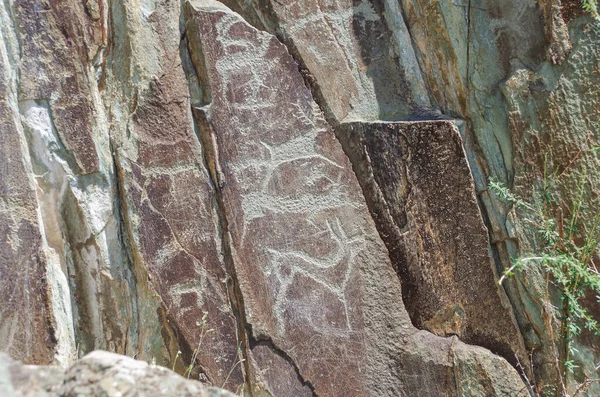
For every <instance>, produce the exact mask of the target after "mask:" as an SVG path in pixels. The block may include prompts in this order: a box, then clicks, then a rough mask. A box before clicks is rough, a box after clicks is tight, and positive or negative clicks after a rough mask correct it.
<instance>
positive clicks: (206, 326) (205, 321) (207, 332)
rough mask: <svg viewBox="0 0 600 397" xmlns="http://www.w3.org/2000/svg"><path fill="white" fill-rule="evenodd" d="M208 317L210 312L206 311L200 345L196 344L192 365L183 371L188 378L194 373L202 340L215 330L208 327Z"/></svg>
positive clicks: (201, 325) (203, 317)
mask: <svg viewBox="0 0 600 397" xmlns="http://www.w3.org/2000/svg"><path fill="white" fill-rule="evenodd" d="M207 319H208V312H204V314H203V315H202V322H201V324H200V327H201V328H200V329H201V331H200V339H198V346H196V349H194V353H193V354H192V360H191V361H190V365H188V367H187V369H186V370H185V372H184V373H183V376H186V375H187V378H188V379H189V378H190V376H191V374H192V370H193V369H194V364H195V362H196V359H197V358H198V354H200V348H201V347H202V342H203V341H204V337H205V336H206V335H208V334H209V333H211V332H214V329H212V328H211V329H208V324H207ZM196 324H197V323H196Z"/></svg>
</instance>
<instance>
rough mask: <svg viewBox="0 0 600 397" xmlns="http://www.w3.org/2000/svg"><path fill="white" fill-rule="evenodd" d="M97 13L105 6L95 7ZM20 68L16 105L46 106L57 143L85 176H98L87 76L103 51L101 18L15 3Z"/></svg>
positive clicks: (78, 9) (74, 6)
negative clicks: (18, 102) (37, 103)
mask: <svg viewBox="0 0 600 397" xmlns="http://www.w3.org/2000/svg"><path fill="white" fill-rule="evenodd" d="M99 4H100V7H102V6H103V4H104V1H103V0H101V1H100V3H99ZM13 7H14V8H13V12H14V18H15V23H16V24H17V25H18V26H19V30H18V33H19V43H20V45H21V48H20V50H21V64H20V70H19V76H20V81H19V83H20V84H19V99H20V100H34V101H39V100H45V101H48V103H49V108H50V111H51V112H52V114H53V117H54V123H55V124H56V129H57V131H58V134H59V136H60V137H61V140H62V141H63V142H64V143H65V145H66V147H67V148H68V150H69V151H70V153H71V154H72V156H73V157H74V159H75V161H76V164H77V167H78V168H79V169H80V170H81V171H82V172H83V173H84V174H87V173H90V172H94V171H98V169H99V166H100V165H99V163H98V161H99V159H98V154H97V153H96V149H95V143H94V139H93V136H94V133H93V129H94V127H95V120H94V118H95V116H94V112H95V111H98V109H94V107H95V103H94V100H93V95H92V92H91V90H92V89H91V87H90V81H89V80H90V79H93V78H94V77H93V75H90V74H88V73H89V72H90V71H91V70H93V67H90V66H92V65H93V63H94V62H101V61H102V59H101V58H102V54H101V53H100V52H99V50H100V49H101V47H102V46H104V45H106V43H105V40H106V26H104V25H103V22H104V19H103V18H93V17H91V16H90V15H89V13H87V12H86V9H85V5H84V4H83V3H82V2H80V3H71V2H60V1H42V2H31V1H28V0H21V1H15V4H14V5H13Z"/></svg>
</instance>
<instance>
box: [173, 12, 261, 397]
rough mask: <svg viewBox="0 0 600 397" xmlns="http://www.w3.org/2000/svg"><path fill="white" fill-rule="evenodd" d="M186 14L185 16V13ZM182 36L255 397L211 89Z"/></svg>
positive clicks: (232, 299) (197, 129)
mask: <svg viewBox="0 0 600 397" xmlns="http://www.w3.org/2000/svg"><path fill="white" fill-rule="evenodd" d="M182 15H183V13H182ZM180 29H181V35H182V36H181V37H182V45H181V46H180V49H181V52H180V57H181V58H182V64H183V65H185V67H184V69H185V73H186V78H187V79H188V86H189V88H190V96H191V104H192V108H191V112H192V119H193V120H192V121H193V126H194V131H195V133H196V135H197V139H198V141H199V144H200V146H201V148H202V155H203V158H202V159H201V161H202V163H203V165H204V168H205V169H206V170H208V176H209V178H210V180H209V182H210V183H211V184H212V186H213V188H214V197H213V199H214V201H215V202H214V203H213V207H214V210H215V211H216V214H217V218H218V225H217V227H218V233H219V234H220V240H221V246H222V248H221V249H222V252H221V254H222V256H223V262H224V263H223V264H224V267H225V271H226V273H227V278H226V288H227V296H228V299H229V304H230V307H231V311H232V313H233V316H234V317H235V320H236V326H237V329H236V335H237V340H238V351H239V352H240V353H241V356H242V357H239V360H241V363H242V367H243V373H244V379H245V382H246V386H247V387H246V388H247V391H248V393H249V395H250V397H252V395H253V385H254V384H255V383H256V377H255V374H254V370H253V368H252V366H251V365H250V360H249V349H250V347H249V342H248V337H247V335H246V329H247V322H246V310H245V306H244V298H243V295H242V292H241V289H240V286H239V282H238V278H237V273H236V269H235V264H234V262H233V256H232V254H231V243H230V235H229V223H228V219H227V216H226V212H225V203H224V199H223V194H222V191H221V186H222V178H221V176H220V166H219V162H218V147H217V143H216V139H215V137H214V132H213V130H212V126H211V125H210V122H209V121H208V118H207V114H206V112H207V110H208V109H209V107H210V102H211V96H210V87H209V85H208V81H207V79H206V78H204V77H205V75H204V71H203V70H198V69H197V67H196V65H194V62H192V59H193V58H192V54H191V52H190V48H189V43H188V39H187V36H186V35H187V29H186V25H185V21H182V24H181V27H180ZM195 60H196V63H198V62H199V61H200V64H201V65H203V64H202V63H201V62H202V61H203V54H198V57H196V58H195Z"/></svg>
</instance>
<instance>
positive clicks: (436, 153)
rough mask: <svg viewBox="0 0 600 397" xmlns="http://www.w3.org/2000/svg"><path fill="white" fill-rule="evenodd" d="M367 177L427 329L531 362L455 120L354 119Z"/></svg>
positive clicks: (347, 145) (349, 135)
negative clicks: (500, 279)
mask: <svg viewBox="0 0 600 397" xmlns="http://www.w3.org/2000/svg"><path fill="white" fill-rule="evenodd" d="M338 136H339V137H340V140H341V141H342V143H343V144H344V149H345V151H346V153H348V155H349V156H350V158H351V160H352V163H353V166H354V169H355V171H356V172H357V174H358V175H359V180H360V181H361V183H362V188H363V191H364V192H365V196H366V197H367V201H368V202H369V206H370V208H371V211H372V212H373V215H374V219H375V220H376V223H377V226H378V228H379V231H380V234H381V235H382V236H384V237H383V239H384V241H385V242H386V245H387V246H388V249H389V250H390V254H391V258H392V263H393V264H394V265H395V267H396V270H397V272H398V275H399V276H400V278H401V279H402V285H403V296H404V304H405V305H406V309H407V310H408V312H409V313H410V315H411V319H412V320H413V323H414V324H415V326H416V327H417V328H421V329H427V330H429V331H431V332H433V333H435V334H437V335H457V336H459V337H460V338H461V340H463V341H465V342H467V343H471V344H475V345H479V346H484V347H487V348H489V349H491V350H492V351H494V352H496V353H499V354H501V355H502V356H504V358H506V359H507V360H509V361H514V360H515V356H516V357H518V358H519V360H521V362H522V363H527V362H528V355H527V353H526V351H525V347H524V344H523V340H522V337H521V335H520V333H519V329H518V326H517V324H516V321H515V319H514V316H513V314H512V308H511V306H510V303H509V302H508V299H507V297H506V295H505V294H504V291H503V290H501V289H500V288H499V287H498V286H497V284H496V282H495V277H494V274H495V272H496V270H495V268H494V263H493V261H492V258H491V257H490V254H489V251H488V232H487V229H486V228H485V226H484V224H483V219H482V217H481V213H480V211H479V207H478V204H477V201H476V198H475V195H474V190H475V188H474V185H473V178H472V176H471V172H470V169H469V165H468V163H467V160H466V156H465V153H464V150H463V148H462V144H461V139H460V133H459V132H458V129H457V128H456V127H455V126H454V123H453V122H451V121H426V122H398V123H386V122H378V123H361V122H355V123H344V124H342V125H340V126H339V127H338Z"/></svg>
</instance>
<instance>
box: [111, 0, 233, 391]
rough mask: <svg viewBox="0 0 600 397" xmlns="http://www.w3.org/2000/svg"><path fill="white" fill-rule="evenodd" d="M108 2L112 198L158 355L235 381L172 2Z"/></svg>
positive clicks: (217, 242) (215, 225) (229, 319)
mask: <svg viewBox="0 0 600 397" xmlns="http://www.w3.org/2000/svg"><path fill="white" fill-rule="evenodd" d="M113 6H114V9H113V10H112V18H113V20H114V21H115V24H118V26H116V27H115V35H116V37H115V40H118V42H119V44H118V45H119V46H123V47H119V50H118V51H117V50H115V53H114V54H111V55H110V59H109V60H110V61H112V62H114V64H113V66H112V67H111V70H110V71H109V72H108V73H109V75H108V76H107V82H108V83H109V84H111V85H112V87H113V89H112V90H111V92H107V97H110V95H112V96H113V97H116V98H119V99H120V100H121V101H122V102H120V103H119V102H118V101H115V102H116V103H114V106H113V108H112V112H113V114H114V116H115V123H114V127H113V129H112V136H113V142H114V143H113V146H114V150H115V152H116V155H115V163H116V165H117V168H118V179H119V183H120V186H119V188H120V191H119V200H120V203H121V207H122V209H123V215H124V220H123V223H124V229H125V233H126V234H127V238H128V241H129V242H130V244H131V251H132V261H133V266H134V268H135V269H136V273H137V274H138V277H139V278H140V279H142V281H141V282H142V283H144V284H147V285H148V287H149V288H150V289H151V290H154V291H156V294H157V295H158V297H159V299H160V301H161V302H162V306H163V307H162V308H161V310H160V313H161V314H160V319H161V322H162V325H163V334H164V335H163V336H164V339H165V343H166V344H167V347H168V349H169V356H168V357H165V361H164V362H160V364H163V365H166V366H169V367H172V366H175V368H176V369H178V371H180V372H184V371H186V370H187V368H188V366H189V365H191V366H192V368H193V370H192V373H191V376H193V377H194V378H196V379H197V378H198V376H202V377H204V378H205V379H206V380H208V381H209V382H211V383H213V384H215V385H219V386H221V385H223V384H225V383H226V382H227V383H226V386H227V387H228V388H229V389H231V390H237V388H238V386H239V385H240V384H241V383H243V377H242V372H241V368H240V366H239V365H236V363H237V362H238V343H237V337H236V332H237V327H236V320H235V317H234V315H233V313H232V310H231V307H230V305H229V295H228V285H227V280H228V276H227V273H226V271H225V268H224V265H223V261H222V253H221V250H222V247H221V235H220V234H221V232H220V224H219V222H218V218H217V217H216V215H215V208H214V207H215V205H216V202H215V200H214V187H213V185H212V183H211V181H210V178H209V176H208V172H207V170H206V169H205V166H204V158H203V156H204V155H203V152H202V150H201V147H200V142H199V141H198V138H197V136H196V134H195V132H194V128H195V127H194V124H193V118H192V114H191V106H190V99H189V96H190V87H189V86H188V80H187V78H186V74H185V72H184V69H183V68H182V63H183V62H185V60H184V59H183V58H184V56H186V53H185V47H183V49H184V52H183V53H180V49H181V48H182V47H181V41H180V38H181V32H180V26H179V16H180V10H179V8H178V7H173V4H172V3H171V2H169V1H162V2H156V3H153V4H152V5H149V6H148V7H150V8H149V9H146V8H142V9H140V8H139V5H138V4H133V3H123V4H120V3H119V4H113ZM148 43H153V45H151V46H148ZM132 75H135V76H136V77H135V78H133V77H132ZM127 99H129V100H130V102H129V101H128V100H127ZM205 313H206V317H205V320H206V321H205V323H203V317H204V314H205ZM156 316H157V317H158V314H156ZM178 350H181V352H182V355H181V357H178V356H179V355H178V353H177V352H178ZM193 360H195V361H193ZM200 374H201V375H200Z"/></svg>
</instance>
